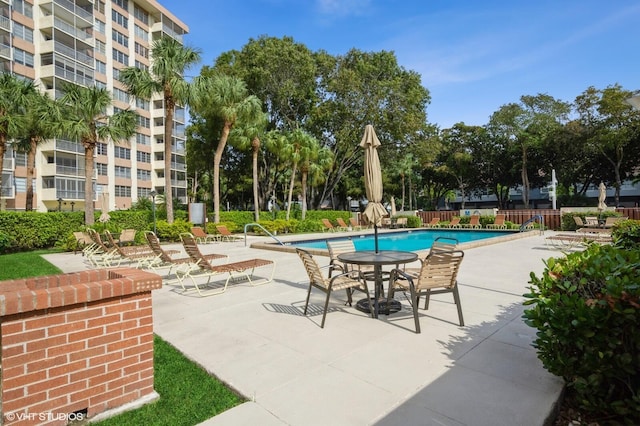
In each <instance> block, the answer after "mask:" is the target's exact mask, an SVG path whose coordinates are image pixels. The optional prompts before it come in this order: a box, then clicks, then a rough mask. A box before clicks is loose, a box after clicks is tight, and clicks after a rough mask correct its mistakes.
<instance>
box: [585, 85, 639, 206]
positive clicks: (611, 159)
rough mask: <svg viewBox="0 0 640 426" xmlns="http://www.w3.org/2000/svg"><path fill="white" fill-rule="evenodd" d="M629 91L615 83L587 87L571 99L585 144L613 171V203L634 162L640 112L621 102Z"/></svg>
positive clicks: (636, 150) (632, 168)
mask: <svg viewBox="0 0 640 426" xmlns="http://www.w3.org/2000/svg"><path fill="white" fill-rule="evenodd" d="M632 95H633V93H632V92H630V91H628V90H624V89H622V87H620V86H619V85H617V84H616V85H613V86H609V87H607V88H605V89H602V90H597V89H596V88H594V87H589V88H588V89H587V90H586V91H585V92H583V93H582V94H581V95H579V96H578V97H577V98H576V101H575V105H576V109H577V111H578V113H579V115H580V118H579V120H580V122H581V123H582V125H583V126H585V127H586V129H587V130H586V131H587V133H588V144H589V145H590V146H592V147H593V148H595V149H596V150H597V151H598V152H599V153H600V154H601V155H602V157H603V158H604V159H605V160H606V162H608V163H609V165H610V166H611V169H612V171H613V178H612V179H611V180H612V181H613V184H614V186H615V189H616V192H615V204H616V206H619V204H620V187H621V186H622V181H623V179H624V178H626V177H627V176H628V175H629V174H630V173H631V172H632V171H633V170H634V168H637V165H638V163H637V161H638V158H639V155H638V152H639V151H640V150H639V149H638V148H637V141H638V134H639V130H640V114H639V113H638V111H635V110H634V109H633V108H632V107H631V105H629V104H627V103H626V102H625V100H626V99H628V98H630V97H631V96H632ZM634 144H635V145H636V146H635V147H634ZM630 160H631V161H630Z"/></svg>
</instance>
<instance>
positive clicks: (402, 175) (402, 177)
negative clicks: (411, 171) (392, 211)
mask: <svg viewBox="0 0 640 426" xmlns="http://www.w3.org/2000/svg"><path fill="white" fill-rule="evenodd" d="M400 178H401V179H402V207H401V209H400V210H402V211H404V194H405V190H404V187H405V185H404V173H402V174H401V175H400Z"/></svg>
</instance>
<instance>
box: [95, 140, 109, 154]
mask: <svg viewBox="0 0 640 426" xmlns="http://www.w3.org/2000/svg"><path fill="white" fill-rule="evenodd" d="M96 154H97V155H107V144H106V143H100V142H98V143H97V144H96Z"/></svg>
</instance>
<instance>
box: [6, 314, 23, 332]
mask: <svg viewBox="0 0 640 426" xmlns="http://www.w3.org/2000/svg"><path fill="white" fill-rule="evenodd" d="M23 331H24V322H23V321H10V320H7V319H6V318H5V319H4V320H3V322H2V335H3V336H8V335H9V334H14V333H22V332H23Z"/></svg>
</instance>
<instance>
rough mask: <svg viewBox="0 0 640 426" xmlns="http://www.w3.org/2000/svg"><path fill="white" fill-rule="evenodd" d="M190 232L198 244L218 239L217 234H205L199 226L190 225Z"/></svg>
mask: <svg viewBox="0 0 640 426" xmlns="http://www.w3.org/2000/svg"><path fill="white" fill-rule="evenodd" d="M191 234H193V236H194V237H196V242H197V243H198V244H209V243H213V242H216V241H219V236H218V235H215V234H207V233H206V232H205V231H204V229H202V228H201V227H200V226H192V227H191Z"/></svg>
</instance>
